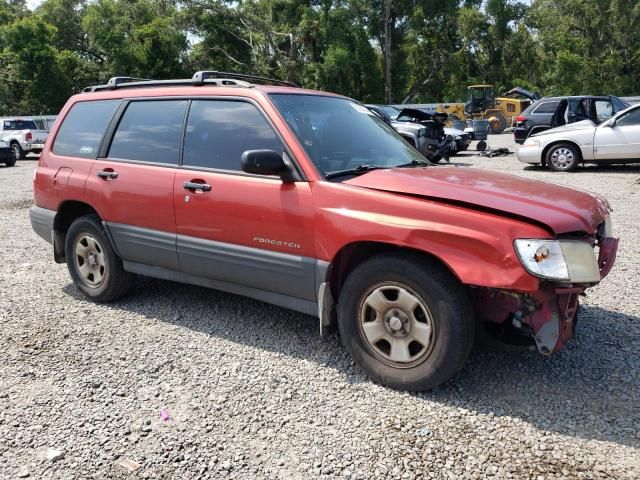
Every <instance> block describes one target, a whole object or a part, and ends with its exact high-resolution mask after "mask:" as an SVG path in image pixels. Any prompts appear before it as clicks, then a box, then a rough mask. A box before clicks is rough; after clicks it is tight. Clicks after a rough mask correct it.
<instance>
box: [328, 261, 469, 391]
mask: <svg viewBox="0 0 640 480" xmlns="http://www.w3.org/2000/svg"><path fill="white" fill-rule="evenodd" d="M338 326H339V328H340V334H341V337H342V342H343V343H344V345H345V347H346V348H347V350H348V351H349V353H350V354H351V356H352V358H353V359H354V360H355V361H356V363H358V365H360V367H362V368H363V370H365V371H366V372H367V374H368V375H369V376H370V377H371V378H372V379H373V380H374V381H376V382H379V383H382V384H384V385H387V386H389V387H391V388H395V389H399V390H408V391H422V390H429V389H431V388H434V387H436V386H438V385H440V384H441V383H443V382H445V381H447V380H448V379H449V378H451V377H452V376H453V375H455V374H456V373H457V372H458V371H459V370H460V369H461V368H462V366H463V365H464V363H465V361H466V359H467V357H468V356H469V352H470V351H471V347H472V346H473V340H474V336H475V322H474V318H473V310H472V308H471V304H470V302H469V298H468V297H467V294H466V291H465V289H464V287H463V286H462V285H461V284H460V283H459V282H458V280H457V279H456V278H455V277H454V276H453V275H452V274H451V273H450V272H449V271H448V270H447V269H446V268H444V267H443V266H442V265H440V264H439V263H438V262H436V261H434V260H432V259H429V258H424V257H422V256H420V255H416V254H408V253H397V254H382V255H377V256H375V257H373V258H371V259H369V260H367V261H365V262H364V263H362V264H361V265H359V266H358V267H356V269H355V270H353V272H351V274H350V275H349V277H348V278H347V280H346V282H345V283H344V286H343V287H342V290H341V292H340V297H339V301H338Z"/></svg>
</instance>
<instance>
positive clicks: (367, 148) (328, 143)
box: [270, 93, 426, 175]
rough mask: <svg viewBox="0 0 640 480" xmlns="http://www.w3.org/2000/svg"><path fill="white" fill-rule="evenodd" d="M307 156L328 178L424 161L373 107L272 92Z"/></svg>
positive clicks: (277, 105)
mask: <svg viewBox="0 0 640 480" xmlns="http://www.w3.org/2000/svg"><path fill="white" fill-rule="evenodd" d="M270 97H271V100H273V103H274V104H275V106H276V107H277V108H278V110H279V111H280V113H281V114H282V116H283V117H284V119H285V121H286V122H287V124H288V125H289V127H290V128H291V130H293V132H294V133H295V135H296V137H297V138H298V140H299V141H300V144H301V145H302V146H303V147H304V149H305V150H306V152H307V154H308V155H309V157H310V158H311V160H312V161H313V163H314V164H315V166H316V167H317V168H318V169H319V170H321V171H322V172H323V173H324V174H325V175H328V174H331V173H336V172H340V171H344V170H348V169H355V168H357V167H360V166H362V165H366V166H368V167H373V168H376V167H377V168H390V167H397V166H400V165H406V164H410V163H412V162H425V163H426V160H425V159H424V157H423V156H422V155H420V153H419V152H418V151H417V150H415V149H414V148H413V147H411V146H410V145H409V144H408V143H406V142H405V141H404V140H403V139H402V137H400V135H398V134H397V133H396V131H395V130H393V129H392V128H391V127H389V126H387V125H386V124H385V123H384V122H383V121H382V120H380V119H379V118H378V117H377V116H376V115H375V114H374V113H373V112H371V111H370V110H369V109H368V108H366V107H365V106H363V105H360V104H359V103H356V102H354V101H352V100H347V99H344V98H336V97H325V96H321V95H299V94H288V93H286V94H281V93H277V94H275V93H274V94H271V95H270Z"/></svg>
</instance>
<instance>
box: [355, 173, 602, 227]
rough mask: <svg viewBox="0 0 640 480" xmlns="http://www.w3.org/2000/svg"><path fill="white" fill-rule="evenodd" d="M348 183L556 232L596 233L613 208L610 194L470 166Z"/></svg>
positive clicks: (366, 177)
mask: <svg viewBox="0 0 640 480" xmlns="http://www.w3.org/2000/svg"><path fill="white" fill-rule="evenodd" d="M345 184H348V185H354V186H358V187H363V188H370V189H375V190H382V191H387V192H392V193H398V194H406V195H413V196H420V197H424V198H428V199H430V200H434V201H443V202H454V203H459V204H463V205H464V206H466V207H470V208H474V207H475V208H482V209H488V210H493V211H496V212H501V213H504V214H507V215H512V216H515V217H519V218H522V219H524V220H528V221H533V222H534V223H537V224H543V225H546V226H547V227H548V228H549V229H550V230H551V231H553V232H554V233H555V234H563V233H569V232H587V233H589V234H594V233H596V231H597V229H598V225H599V224H600V223H601V222H602V221H603V220H604V218H605V217H606V216H607V215H608V213H609V211H610V207H609V204H608V203H607V201H606V200H605V199H604V198H602V197H599V196H596V195H592V194H590V193H587V192H583V191H580V190H575V189H573V188H568V187H562V186H560V185H555V184H553V183H547V182H540V181H537V180H527V179H524V178H521V177H517V176H513V175H507V174H503V173H493V172H485V171H481V170H477V169H473V168H466V167H444V166H443V167H440V166H433V167H420V168H392V169H381V170H373V171H371V172H369V173H366V174H364V175H360V176H358V177H354V178H351V179H350V180H347V181H346V182H345Z"/></svg>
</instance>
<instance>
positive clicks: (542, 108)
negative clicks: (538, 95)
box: [531, 101, 560, 114]
mask: <svg viewBox="0 0 640 480" xmlns="http://www.w3.org/2000/svg"><path fill="white" fill-rule="evenodd" d="M558 105H560V102H559V101H553V102H541V103H540V104H538V105H533V110H532V112H531V113H542V114H549V113H555V111H556V109H557V108H558Z"/></svg>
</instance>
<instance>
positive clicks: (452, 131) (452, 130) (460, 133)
mask: <svg viewBox="0 0 640 480" xmlns="http://www.w3.org/2000/svg"><path fill="white" fill-rule="evenodd" d="M444 133H446V134H447V135H454V136H458V137H462V136H463V135H466V134H467V133H466V132H465V131H464V130H458V129H457V128H449V127H444Z"/></svg>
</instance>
